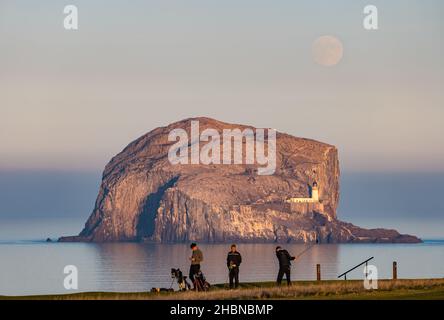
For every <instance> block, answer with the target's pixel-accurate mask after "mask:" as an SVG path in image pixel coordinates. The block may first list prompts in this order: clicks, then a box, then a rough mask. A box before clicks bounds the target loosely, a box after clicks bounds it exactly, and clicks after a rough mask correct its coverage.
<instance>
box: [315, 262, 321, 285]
mask: <svg viewBox="0 0 444 320" xmlns="http://www.w3.org/2000/svg"><path fill="white" fill-rule="evenodd" d="M316 280H317V281H321V265H320V264H319V263H318V264H317V265H316Z"/></svg>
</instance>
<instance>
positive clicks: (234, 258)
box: [227, 251, 242, 267]
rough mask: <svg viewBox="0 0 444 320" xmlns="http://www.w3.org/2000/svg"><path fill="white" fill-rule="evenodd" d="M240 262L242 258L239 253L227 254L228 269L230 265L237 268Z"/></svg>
mask: <svg viewBox="0 0 444 320" xmlns="http://www.w3.org/2000/svg"><path fill="white" fill-rule="evenodd" d="M241 262H242V256H241V254H240V253H239V252H237V251H234V252H231V251H230V252H228V255H227V267H230V265H236V266H237V267H239V266H240V264H241Z"/></svg>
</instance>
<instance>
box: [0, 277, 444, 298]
mask: <svg viewBox="0 0 444 320" xmlns="http://www.w3.org/2000/svg"><path fill="white" fill-rule="evenodd" d="M1 299H14V300H16V299H20V300H21V299H26V300H30V299H32V300H152V299H167V300H227V299H234V300H238V299H239V300H243V299H260V300H266V299H300V300H302V299H311V300H325V299H327V300H328V299H333V300H353V299H373V300H376V299H378V300H379V299H381V300H387V299H407V300H418V299H433V300H444V279H403V280H379V281H378V289H376V290H366V289H365V288H364V286H363V281H362V280H345V281H344V280H332V281H319V282H318V281H296V282H294V283H293V285H291V286H286V285H283V286H281V287H276V286H275V284H274V282H258V283H244V284H241V286H240V288H239V289H236V290H228V289H227V285H226V284H218V285H214V286H212V287H211V290H210V291H208V292H195V291H187V292H160V293H152V292H83V293H74V294H59V295H39V296H16V297H13V296H0V300H1Z"/></svg>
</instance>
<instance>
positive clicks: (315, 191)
mask: <svg viewBox="0 0 444 320" xmlns="http://www.w3.org/2000/svg"><path fill="white" fill-rule="evenodd" d="M285 202H290V203H318V202H319V188H318V183H317V182H316V181H315V182H313V185H312V187H311V194H310V198H289V199H287V200H285Z"/></svg>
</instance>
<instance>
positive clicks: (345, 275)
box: [338, 257, 374, 280]
mask: <svg viewBox="0 0 444 320" xmlns="http://www.w3.org/2000/svg"><path fill="white" fill-rule="evenodd" d="M373 258H374V257H371V258H368V259H367V260H365V261H363V262H361V263H360V264H358V265H356V266H354V267H353V268H351V269H350V270H348V271H345V272H344V273H342V274H340V275H339V276H338V279H339V278H340V277H342V276H344V280H347V273H349V272H350V271H353V270H355V269H356V268H357V267H360V266H362V265H363V264H364V263H365V266H366V267H367V263H368V262H369V261H370V260H372V259H373Z"/></svg>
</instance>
